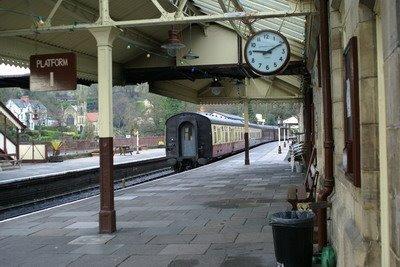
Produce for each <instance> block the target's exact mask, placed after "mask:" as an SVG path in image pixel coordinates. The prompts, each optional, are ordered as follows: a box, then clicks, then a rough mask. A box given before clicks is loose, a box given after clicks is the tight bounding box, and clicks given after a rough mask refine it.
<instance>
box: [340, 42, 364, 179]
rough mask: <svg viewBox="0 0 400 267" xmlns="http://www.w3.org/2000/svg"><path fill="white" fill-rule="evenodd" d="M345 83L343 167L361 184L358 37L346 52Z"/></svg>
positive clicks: (348, 46)
mask: <svg viewBox="0 0 400 267" xmlns="http://www.w3.org/2000/svg"><path fill="white" fill-rule="evenodd" d="M343 56H344V68H345V71H344V81H343V82H344V85H343V106H344V109H343V129H344V150H343V167H344V171H345V174H346V178H347V179H349V180H350V181H351V182H352V183H353V185H354V186H356V187H360V186H361V164H360V161H361V156H360V110H359V109H360V108H359V76H358V48H357V37H356V36H353V37H351V38H350V40H349V42H348V44H347V46H346V48H345V50H344V53H343Z"/></svg>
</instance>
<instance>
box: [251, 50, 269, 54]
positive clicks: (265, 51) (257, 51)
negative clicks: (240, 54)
mask: <svg viewBox="0 0 400 267" xmlns="http://www.w3.org/2000/svg"><path fill="white" fill-rule="evenodd" d="M267 52H268V51H267V50H253V53H263V54H265V53H267Z"/></svg>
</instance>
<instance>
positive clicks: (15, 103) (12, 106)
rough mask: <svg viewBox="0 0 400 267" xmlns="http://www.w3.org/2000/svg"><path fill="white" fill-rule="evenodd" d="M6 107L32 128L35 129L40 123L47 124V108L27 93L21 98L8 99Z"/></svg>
mask: <svg viewBox="0 0 400 267" xmlns="http://www.w3.org/2000/svg"><path fill="white" fill-rule="evenodd" d="M6 107H7V108H8V109H9V110H10V111H11V112H12V113H13V114H14V115H15V116H16V117H17V118H18V119H19V120H20V121H22V122H23V123H24V125H25V126H26V127H27V128H29V129H30V130H34V129H35V127H36V126H38V125H43V126H44V125H46V122H47V108H46V107H45V106H44V105H43V104H42V103H41V102H39V101H37V100H31V99H30V98H29V96H27V95H25V96H22V97H21V98H20V99H10V100H8V101H7V103H6Z"/></svg>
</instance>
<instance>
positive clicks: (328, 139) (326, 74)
mask: <svg viewBox="0 0 400 267" xmlns="http://www.w3.org/2000/svg"><path fill="white" fill-rule="evenodd" d="M328 12H329V0H321V1H320V47H319V51H320V53H321V76H322V97H323V110H324V159H325V171H324V173H325V180H324V188H323V190H322V191H321V192H319V193H318V201H320V202H325V203H326V201H327V199H328V197H329V196H330V195H331V193H332V191H333V186H334V180H333V133H332V92H331V91H332V90H331V76H330V59H329V53H330V51H329V17H328ZM317 220H318V221H317V223H318V247H319V249H322V248H323V247H324V246H326V244H327V235H328V234H327V208H326V207H323V208H320V209H319V210H318V213H317Z"/></svg>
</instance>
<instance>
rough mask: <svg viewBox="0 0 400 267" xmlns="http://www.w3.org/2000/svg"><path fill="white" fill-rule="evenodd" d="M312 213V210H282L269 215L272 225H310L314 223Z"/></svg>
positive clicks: (300, 226)
mask: <svg viewBox="0 0 400 267" xmlns="http://www.w3.org/2000/svg"><path fill="white" fill-rule="evenodd" d="M314 217H315V215H314V213H313V212H312V211H282V212H277V213H274V214H272V215H271V216H270V217H269V224H270V225H272V226H285V227H298V228H303V227H312V226H313V225H314Z"/></svg>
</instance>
